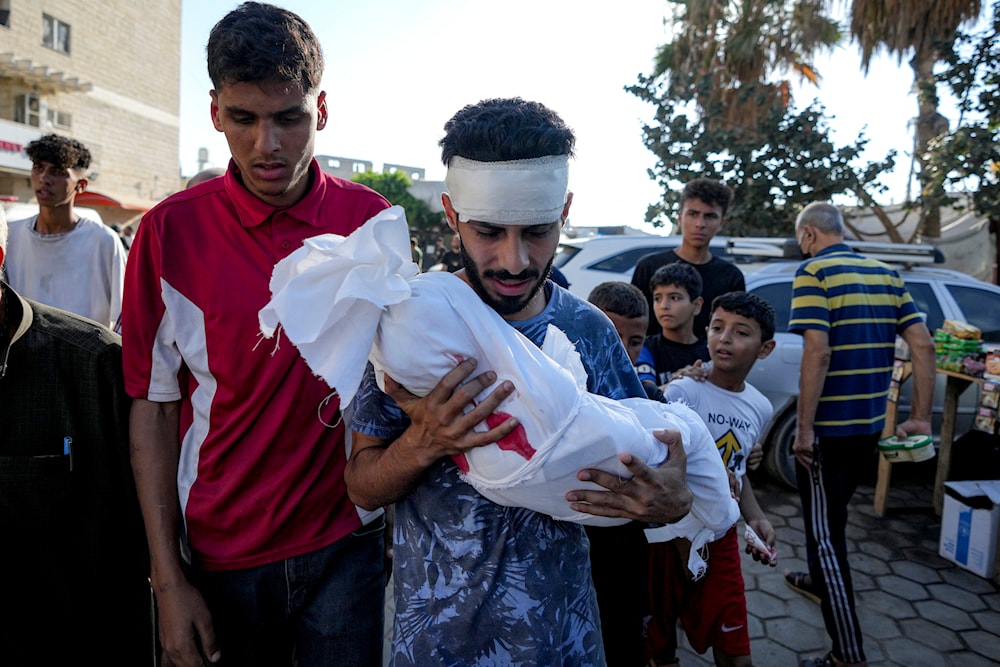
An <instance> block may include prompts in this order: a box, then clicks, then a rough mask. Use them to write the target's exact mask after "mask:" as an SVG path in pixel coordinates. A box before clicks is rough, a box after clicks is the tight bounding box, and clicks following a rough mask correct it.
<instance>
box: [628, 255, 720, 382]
mask: <svg viewBox="0 0 1000 667" xmlns="http://www.w3.org/2000/svg"><path fill="white" fill-rule="evenodd" d="M701 286H702V283H701V276H699V275H698V272H697V271H696V270H695V269H694V267H692V266H691V265H690V264H687V263H685V262H674V263H672V264H667V265H666V266H664V267H661V268H660V269H659V270H658V271H657V272H656V273H655V274H654V275H653V279H652V280H650V281H649V290H650V292H651V293H652V294H653V314H654V315H655V317H656V320H657V322H658V323H659V325H660V333H658V334H655V335H652V336H647V337H646V342H645V343H644V344H643V347H642V351H641V352H640V353H639V359H638V361H637V362H636V372H638V374H639V379H640V380H642V381H643V382H644V383H646V382H652V383H654V384H655V385H657V386H658V387H660V388H661V389H662V387H663V386H664V385H666V384H667V383H668V382H670V380H671V379H675V378H677V377H682V376H685V375H698V376H699V377H703V375H704V370H703V369H702V362H704V361H708V358H709V357H708V346H707V345H706V344H705V339H704V338H699V337H698V336H697V332H695V331H694V323H695V317H696V316H697V315H698V313H700V312H701V309H702V304H703V300H702V298H701Z"/></svg>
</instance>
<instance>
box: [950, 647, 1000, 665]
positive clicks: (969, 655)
mask: <svg viewBox="0 0 1000 667" xmlns="http://www.w3.org/2000/svg"><path fill="white" fill-rule="evenodd" d="M998 655H1000V652H997V653H994V658H995V656H998ZM944 657H945V658H946V660H947V664H948V665H949V667H996V664H997V660H996V659H993V658H988V657H985V656H981V655H977V654H976V653H973V652H972V651H958V652H957V653H949V654H948V655H946V656H944Z"/></svg>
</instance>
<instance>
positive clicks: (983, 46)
mask: <svg viewBox="0 0 1000 667" xmlns="http://www.w3.org/2000/svg"><path fill="white" fill-rule="evenodd" d="M944 61H945V63H946V64H947V67H946V69H945V70H943V71H942V72H940V73H939V74H938V75H937V79H938V82H939V83H941V84H942V85H944V86H946V87H947V88H948V89H949V90H950V91H951V93H952V94H953V95H954V96H955V98H956V99H957V100H958V110H959V114H960V115H959V118H958V122H957V126H956V128H955V129H954V130H953V131H951V132H949V133H947V134H942V135H939V136H938V137H936V138H934V139H932V140H931V141H930V142H929V144H928V150H927V165H928V172H929V175H930V178H931V180H932V184H933V187H934V188H939V189H941V190H945V191H949V192H958V191H961V190H965V191H966V192H967V193H968V196H969V200H971V205H972V207H973V208H974V210H975V211H976V212H977V213H979V214H980V215H985V216H988V218H989V220H990V223H991V225H992V227H993V229H994V231H995V230H996V229H997V225H998V224H1000V148H998V146H1000V0H996V1H995V2H994V3H993V7H992V20H991V21H989V22H987V25H986V26H985V27H984V28H983V29H982V30H980V31H978V32H960V33H959V34H958V35H957V37H956V39H955V42H954V48H953V49H952V51H951V53H949V54H948V56H947V57H946V58H945V59H944Z"/></svg>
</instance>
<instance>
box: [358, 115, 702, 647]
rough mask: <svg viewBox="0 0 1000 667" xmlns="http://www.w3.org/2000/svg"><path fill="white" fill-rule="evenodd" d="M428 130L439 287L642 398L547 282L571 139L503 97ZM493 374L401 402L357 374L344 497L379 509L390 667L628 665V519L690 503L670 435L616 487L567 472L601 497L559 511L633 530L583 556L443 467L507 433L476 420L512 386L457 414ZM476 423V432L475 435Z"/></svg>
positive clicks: (597, 335)
mask: <svg viewBox="0 0 1000 667" xmlns="http://www.w3.org/2000/svg"><path fill="white" fill-rule="evenodd" d="M444 129H445V136H444V138H443V139H442V140H441V142H440V145H441V147H442V158H443V161H444V163H445V164H446V165H447V166H448V176H447V179H446V184H447V188H448V192H447V193H446V194H444V195H442V204H443V206H444V209H445V214H446V216H447V218H448V223H449V225H450V226H451V228H452V229H453V230H455V232H456V233H457V234H458V235H459V236H460V238H461V241H462V247H461V253H462V258H463V261H464V268H463V269H462V270H461V271H459V272H458V273H457V275H458V276H459V277H461V278H462V279H464V280H465V281H466V282H467V283H469V285H470V286H472V288H473V289H474V290H475V292H476V293H477V294H478V296H479V297H480V298H481V299H482V300H483V301H484V302H485V303H486V304H488V305H489V306H490V307H492V308H493V309H494V310H495V311H496V312H497V313H498V314H500V315H501V316H502V317H503V318H504V319H505V320H507V321H508V322H509V323H510V324H511V325H512V326H514V327H515V328H516V329H517V330H518V331H520V332H521V333H523V334H524V335H525V336H527V337H528V338H529V339H530V340H531V341H532V342H534V343H535V344H540V343H541V342H542V340H543V339H544V336H545V332H546V330H547V327H548V326H549V325H550V324H552V325H555V326H556V327H558V328H559V329H561V330H562V331H564V332H565V333H566V334H567V336H568V337H569V339H570V340H571V341H572V342H573V343H574V344H575V346H576V349H577V351H578V352H579V354H580V358H581V361H582V362H583V366H584V368H585V369H586V372H587V389H588V390H589V391H590V392H592V393H595V394H600V395H603V396H606V397H608V398H612V399H623V398H627V397H643V396H645V393H644V392H643V389H642V386H641V384H640V383H639V381H638V378H637V377H636V375H635V372H634V370H633V369H632V365H631V363H630V361H629V359H628V356H627V355H626V353H625V350H624V348H623V347H622V345H621V343H620V340H619V338H618V334H617V333H616V332H615V329H614V327H613V326H612V324H611V322H610V321H609V320H608V319H607V317H606V316H605V315H604V314H603V313H601V312H600V311H598V310H597V309H596V308H594V307H593V306H591V305H590V304H588V303H586V302H584V301H583V300H581V299H579V298H577V297H575V296H573V295H571V294H570V293H569V292H568V291H566V290H563V289H562V288H560V287H558V286H556V285H555V284H553V283H552V282H551V281H549V280H547V277H548V274H549V271H550V268H551V266H552V260H553V258H554V255H555V250H556V247H557V245H558V242H559V233H560V229H561V227H562V225H563V223H564V222H565V219H566V216H567V215H568V213H569V208H570V205H571V204H572V195H571V193H569V191H568V189H567V186H568V160H569V158H570V157H571V156H572V153H573V145H574V142H575V138H574V136H573V132H572V130H570V128H569V127H567V126H566V124H565V123H564V122H563V121H562V119H561V118H560V117H559V116H558V115H557V114H555V113H554V112H553V111H551V110H550V109H548V108H546V107H545V106H543V105H541V104H538V103H534V102H526V101H524V100H521V99H518V98H515V99H496V100H486V101H483V102H480V103H478V104H475V105H471V106H468V107H465V108H464V109H462V110H460V111H459V112H458V113H457V114H456V115H455V116H454V117H453V118H452V119H451V120H450V121H448V123H447V124H446V125H445V128H444ZM495 380H496V377H495V374H494V373H492V372H486V373H482V374H479V375H477V374H476V360H475V359H465V360H464V361H462V362H461V363H460V364H458V366H456V367H455V369H454V370H453V371H451V372H450V373H449V374H448V375H446V376H445V377H444V378H443V379H442V380H441V381H440V382H439V383H438V384H437V386H436V387H435V388H434V389H433V390H432V391H431V392H430V393H428V394H427V395H426V396H424V397H422V398H418V397H417V396H415V395H413V394H410V393H409V392H407V391H406V390H405V389H404V388H403V387H402V386H400V385H399V384H398V383H396V382H395V381H394V380H393V379H392V378H389V377H386V378H385V383H384V384H385V388H386V392H385V393H383V392H382V391H380V390H379V388H378V383H377V381H376V378H375V374H374V371H373V370H372V368H371V367H369V370H368V372H367V373H366V376H365V379H364V380H363V382H362V385H361V388H360V389H359V391H358V395H357V397H356V399H355V402H354V407H355V414H354V417H353V421H352V425H351V426H352V429H353V431H354V436H353V450H352V454H351V458H350V460H349V461H348V464H347V469H346V470H345V479H346V481H347V485H348V490H349V493H350V495H351V498H352V499H353V500H354V502H356V503H357V504H358V505H360V506H362V507H366V508H376V507H381V506H384V505H389V504H395V514H396V525H395V530H394V533H395V534H394V547H393V559H394V566H393V567H394V569H393V577H394V580H395V588H396V590H395V595H396V607H395V610H396V617H395V628H394V637H393V647H392V650H391V653H392V657H393V660H392V664H394V665H396V666H400V665H427V664H442V665H466V664H486V663H503V664H524V665H528V664H534V665H555V664H559V665H602V664H605V661H606V660H605V652H607V663H608V664H613V665H614V664H628V663H629V662H632V663H633V664H640V661H641V660H642V653H641V647H642V641H641V631H642V628H641V622H642V614H643V607H644V600H645V595H646V587H645V580H644V576H643V573H644V571H645V568H646V552H645V541H644V537H643V534H642V531H641V528H642V527H644V526H645V523H641V524H640V523H638V522H659V523H666V522H672V521H676V520H678V519H680V518H681V517H682V516H683V515H684V514H685V513H686V512H687V510H688V508H689V506H690V501H691V494H690V492H689V491H688V489H687V488H686V486H685V478H684V462H685V457H684V452H683V448H682V447H681V446H680V442H679V438H678V435H677V433H676V432H664V433H663V434H662V435H661V436H658V437H660V439H661V440H662V441H663V442H665V443H667V444H668V446H669V447H670V456H669V459H668V461H667V463H666V464H665V465H663V466H662V467H660V468H658V469H656V470H652V469H650V468H649V467H647V466H645V465H644V464H642V463H641V462H639V461H637V460H635V459H634V457H630V456H628V455H625V456H623V457H622V461H623V463H625V464H626V466H627V467H628V469H629V471H630V472H631V473H632V474H633V478H632V479H631V480H629V481H624V480H622V479H620V478H619V477H618V476H617V475H612V474H608V473H604V472H601V471H597V470H585V471H581V472H580V474H579V478H580V479H581V480H582V481H583V480H589V481H593V482H596V483H597V484H598V485H600V486H601V487H604V488H605V489H607V491H593V490H588V491H574V492H571V493H569V494H568V495H567V505H568V506H569V507H571V508H572V509H573V510H576V511H582V512H587V513H590V514H595V515H599V516H614V517H626V518H629V519H634V520H636V523H631V524H626V525H625V526H620V527H614V528H599V529H598V528H594V529H592V530H593V533H592V535H591V544H589V545H588V539H587V536H586V534H585V532H584V528H583V527H582V526H581V525H580V524H578V523H570V522H561V521H556V520H553V519H552V518H551V517H549V516H547V515H544V514H540V513H536V512H532V511H530V510H526V509H523V508H517V507H506V506H501V505H497V504H494V503H491V502H490V501H488V500H486V499H485V498H484V497H483V496H481V495H479V494H478V493H477V492H476V491H475V490H474V489H473V488H472V487H471V486H470V485H469V484H467V483H465V482H464V481H462V479H461V477H460V470H459V468H458V466H457V465H456V464H455V462H454V461H453V460H452V458H451V457H452V456H456V455H460V454H462V453H464V452H467V451H469V450H471V449H473V448H476V447H481V446H484V445H488V444H490V443H494V442H497V441H498V440H500V439H502V438H504V437H506V436H507V435H508V434H510V433H512V432H513V431H514V429H515V428H516V427H517V421H516V420H514V419H506V420H504V419H502V418H501V419H496V418H492V419H490V420H488V419H487V418H488V417H492V416H493V413H494V411H495V410H496V408H497V406H499V405H500V403H501V402H503V401H504V400H505V399H506V398H507V397H508V396H510V395H511V394H512V393H513V392H515V391H517V389H518V388H517V387H514V386H512V385H511V383H510V382H509V381H507V382H501V383H500V384H499V387H498V388H497V389H496V390H494V391H493V392H492V393H491V394H488V395H487V397H486V398H484V399H483V400H481V401H480V402H479V404H478V405H476V407H475V408H473V409H472V410H470V411H468V412H465V409H466V407H467V406H468V405H469V404H470V402H471V401H472V399H473V398H474V397H476V396H478V395H479V394H480V392H482V391H483V390H484V389H485V388H487V387H489V386H490V385H491V384H493V383H494V382H495ZM524 389H525V390H527V389H529V388H524ZM484 420H487V423H489V424H490V426H491V428H490V430H488V431H486V432H477V431H476V430H475V426H476V425H477V424H479V423H480V422H483V421H484ZM612 554H613V557H614V559H613V560H611V558H610V557H609V556H610V555H612ZM591 556H592V557H593V561H592V562H593V566H594V576H593V582H594V584H593V585H592V578H591V567H590V563H589V562H588V558H589V557H591ZM612 568H613V569H612ZM595 587H596V590H597V592H596V594H595ZM598 604H600V607H601V612H600V617H599V615H598V614H599V612H598V609H597V607H598ZM602 628H603V635H604V638H603V640H602V637H601V635H602V632H601V630H602Z"/></svg>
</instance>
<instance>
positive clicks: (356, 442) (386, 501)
mask: <svg viewBox="0 0 1000 667" xmlns="http://www.w3.org/2000/svg"><path fill="white" fill-rule="evenodd" d="M411 437H413V435H412V434H411V433H410V431H409V430H407V431H404V432H403V434H402V435H401V436H400V437H399V438H398V439H397V440H395V441H393V442H391V443H390V442H389V441H387V440H382V439H379V438H374V437H371V436H367V435H364V434H361V433H358V432H354V433H353V435H352V441H353V447H352V451H351V458H350V459H349V460H348V461H347V467H346V468H345V469H344V482H345V483H346V485H347V494H348V496H350V498H351V502H353V503H354V504H355V505H357V506H358V507H362V508H364V509H367V510H375V509H377V508H379V507H385V506H387V505H391V504H392V503H394V502H396V501H397V500H401V499H402V498H405V497H406V496H407V495H408V494H409V493H410V491H412V490H413V489H414V488H415V487H416V486H417V484H418V482H419V481H420V477H421V476H422V475H423V474H424V472H425V471H426V470H427V468H429V467H430V465H431V464H432V463H433V461H422V460H420V459H419V458H418V457H416V456H413V455H412V454H411V453H409V448H408V447H407V439H408V438H411Z"/></svg>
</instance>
